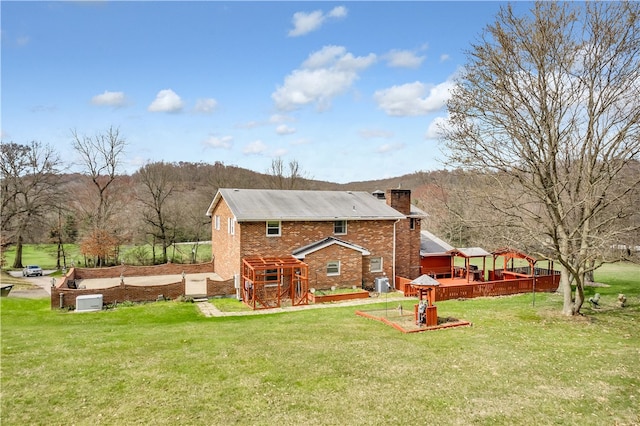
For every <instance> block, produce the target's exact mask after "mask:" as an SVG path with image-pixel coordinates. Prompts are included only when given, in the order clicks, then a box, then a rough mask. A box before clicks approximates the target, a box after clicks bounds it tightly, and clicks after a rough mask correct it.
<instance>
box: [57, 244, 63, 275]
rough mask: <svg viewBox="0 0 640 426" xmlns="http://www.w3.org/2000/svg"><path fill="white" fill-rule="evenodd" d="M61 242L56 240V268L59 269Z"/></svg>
mask: <svg viewBox="0 0 640 426" xmlns="http://www.w3.org/2000/svg"><path fill="white" fill-rule="evenodd" d="M61 246H62V244H61V243H60V241H58V254H57V256H56V268H57V269H60V257H61V254H62V248H61Z"/></svg>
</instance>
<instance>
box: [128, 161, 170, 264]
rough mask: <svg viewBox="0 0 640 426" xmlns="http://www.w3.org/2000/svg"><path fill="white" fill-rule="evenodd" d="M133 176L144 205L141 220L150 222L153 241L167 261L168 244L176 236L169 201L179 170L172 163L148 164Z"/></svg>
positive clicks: (163, 260) (163, 258)
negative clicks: (138, 185) (136, 181)
mask: <svg viewBox="0 0 640 426" xmlns="http://www.w3.org/2000/svg"><path fill="white" fill-rule="evenodd" d="M135 177H136V178H137V180H138V181H139V183H140V185H141V188H140V191H138V196H137V198H138V200H139V201H140V202H141V203H142V204H143V206H144V210H143V220H144V222H145V223H146V224H147V225H149V228H150V233H151V234H152V235H153V237H154V238H153V239H154V241H160V243H161V244H162V262H163V263H166V262H167V259H168V257H167V247H169V246H170V245H171V244H173V242H174V241H173V237H174V236H175V221H173V222H172V221H171V220H170V219H171V218H170V217H169V216H170V209H169V207H170V206H169V202H170V201H171V198H170V197H171V196H172V194H173V193H174V190H175V189H176V187H177V185H178V184H179V176H178V173H177V172H176V171H175V168H174V167H173V166H172V165H171V164H167V163H164V162H159V163H148V164H146V165H144V166H143V167H141V168H140V170H138V172H137V173H136V175H135ZM154 260H155V259H154Z"/></svg>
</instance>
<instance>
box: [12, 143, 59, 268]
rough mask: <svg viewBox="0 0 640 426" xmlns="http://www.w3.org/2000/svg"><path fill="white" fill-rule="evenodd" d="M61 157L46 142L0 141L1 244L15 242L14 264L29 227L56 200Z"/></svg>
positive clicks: (18, 264)
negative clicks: (0, 186)
mask: <svg viewBox="0 0 640 426" xmlns="http://www.w3.org/2000/svg"><path fill="white" fill-rule="evenodd" d="M60 166H61V161H60V157H59V156H58V154H57V152H56V151H55V150H54V149H53V148H52V147H51V146H49V145H43V144H42V143H40V142H31V143H30V144H28V145H21V144H17V143H13V142H11V143H2V144H1V145H0V181H1V185H2V189H1V190H0V198H1V206H2V207H1V209H2V210H1V211H0V217H1V218H2V220H1V222H2V224H1V227H0V231H1V232H2V245H3V246H5V245H8V244H15V245H16V255H15V259H14V262H13V265H12V266H13V267H14V268H22V267H23V265H22V244H23V241H24V237H25V236H26V235H27V234H28V231H29V229H30V228H33V227H34V225H35V224H36V223H37V222H38V221H41V220H42V219H43V218H44V217H45V216H46V214H47V212H48V210H49V209H50V208H53V207H54V206H55V205H56V202H57V200H59V195H60V191H59V187H60V182H61V174H60Z"/></svg>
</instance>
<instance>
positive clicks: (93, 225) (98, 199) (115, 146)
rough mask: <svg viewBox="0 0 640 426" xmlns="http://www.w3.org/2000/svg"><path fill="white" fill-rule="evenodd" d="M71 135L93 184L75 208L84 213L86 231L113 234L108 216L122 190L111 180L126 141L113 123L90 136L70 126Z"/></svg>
mask: <svg viewBox="0 0 640 426" xmlns="http://www.w3.org/2000/svg"><path fill="white" fill-rule="evenodd" d="M71 135H72V137H73V141H72V146H73V149H74V150H75V151H76V153H77V154H78V156H79V158H80V165H81V166H82V168H83V173H84V175H85V176H86V177H87V178H88V179H89V180H90V181H91V186H92V188H93V191H92V193H93V196H90V197H85V201H84V202H83V203H82V205H81V206H79V210H80V211H81V212H83V214H84V217H83V220H84V222H85V224H86V225H88V229H87V230H86V233H87V235H97V233H96V231H106V232H108V233H110V234H111V235H114V236H115V234H116V233H117V231H118V229H116V227H115V226H114V225H115V223H110V220H111V219H112V218H114V217H115V216H116V214H117V208H115V206H116V205H117V199H118V198H122V196H123V193H122V192H119V191H117V190H116V188H115V187H116V186H117V184H116V183H114V182H116V181H117V179H118V177H119V172H120V167H121V162H122V157H123V155H124V150H125V148H126V146H127V143H126V141H125V139H124V138H123V137H122V136H121V135H120V130H119V129H117V128H114V127H110V128H109V129H108V130H107V131H106V132H104V133H98V134H96V135H95V136H93V137H92V136H87V135H80V134H78V132H77V131H76V130H72V131H71ZM93 201H95V202H93ZM116 240H118V239H117V238H116ZM104 260H105V259H103V258H98V259H97V264H98V265H102V264H103V262H104Z"/></svg>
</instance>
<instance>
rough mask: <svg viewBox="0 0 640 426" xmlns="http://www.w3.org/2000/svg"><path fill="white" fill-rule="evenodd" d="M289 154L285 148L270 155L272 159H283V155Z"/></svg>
mask: <svg viewBox="0 0 640 426" xmlns="http://www.w3.org/2000/svg"><path fill="white" fill-rule="evenodd" d="M288 153H289V151H288V150H287V149H285V148H278V149H276V150H275V151H273V152H272V153H271V156H272V157H284V156H285V155H287V154H288Z"/></svg>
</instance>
